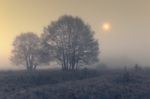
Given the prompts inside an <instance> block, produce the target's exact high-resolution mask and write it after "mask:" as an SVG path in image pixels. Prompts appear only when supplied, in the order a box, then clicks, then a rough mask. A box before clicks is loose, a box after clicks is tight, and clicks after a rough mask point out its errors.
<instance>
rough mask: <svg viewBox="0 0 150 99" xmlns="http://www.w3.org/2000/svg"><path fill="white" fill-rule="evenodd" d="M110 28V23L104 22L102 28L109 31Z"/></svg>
mask: <svg viewBox="0 0 150 99" xmlns="http://www.w3.org/2000/svg"><path fill="white" fill-rule="evenodd" d="M110 28H111V25H110V23H103V24H102V29H103V30H104V31H109V30H110Z"/></svg>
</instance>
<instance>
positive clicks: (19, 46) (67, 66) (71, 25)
mask: <svg viewBox="0 0 150 99" xmlns="http://www.w3.org/2000/svg"><path fill="white" fill-rule="evenodd" d="M98 55H99V45H98V41H97V40H95V39H94V32H93V31H92V30H91V27H90V26H89V25H88V24H86V23H85V22H83V20H82V19H81V18H79V17H73V16H68V15H64V16H62V17H60V18H59V19H58V20H57V21H53V22H52V23H51V24H50V25H48V26H47V27H45V28H44V31H43V33H42V35H41V36H40V37H39V36H37V35H36V34H35V33H33V32H27V33H22V34H20V35H19V36H17V37H16V38H15V40H14V42H13V50H12V56H11V61H12V62H13V63H14V64H16V65H23V66H25V67H26V68H27V70H35V69H36V67H37V66H39V65H42V64H43V65H44V64H49V63H50V62H51V61H54V62H57V63H58V64H59V65H60V66H61V67H62V70H77V69H78V68H79V67H80V66H83V65H90V64H92V63H95V62H98V60H99V59H98Z"/></svg>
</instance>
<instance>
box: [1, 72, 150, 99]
mask: <svg viewBox="0 0 150 99" xmlns="http://www.w3.org/2000/svg"><path fill="white" fill-rule="evenodd" d="M2 74H3V76H1V77H0V86H1V89H0V90H1V91H0V99H150V69H147V70H144V69H143V70H134V69H130V70H121V69H118V70H117V69H115V70H114V69H112V70H105V71H98V70H80V71H77V72H62V71H59V70H51V71H49V70H47V71H37V72H34V73H31V74H28V73H27V72H25V71H24V72H22V71H20V72H11V73H10V72H8V73H2Z"/></svg>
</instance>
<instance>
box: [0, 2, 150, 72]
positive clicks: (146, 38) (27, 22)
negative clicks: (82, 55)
mask: <svg viewBox="0 0 150 99" xmlns="http://www.w3.org/2000/svg"><path fill="white" fill-rule="evenodd" d="M0 8H1V9H0V12H1V16H0V21H1V23H0V26H1V29H0V60H1V61H0V68H1V69H6V68H7V69H10V68H11V69H12V68H16V67H13V66H12V64H11V62H10V61H9V58H10V56H11V50H12V41H13V40H14V38H15V36H16V35H18V34H20V33H21V32H28V31H33V32H36V33H37V34H41V33H42V32H43V27H45V26H47V25H48V24H49V23H50V22H52V21H53V20H57V18H58V17H59V16H61V15H64V14H69V15H73V16H79V17H81V18H82V19H83V20H84V21H85V22H86V23H88V24H90V25H91V28H92V29H93V30H94V31H95V38H96V39H98V40H99V44H100V62H101V63H105V64H107V65H109V66H112V67H115V66H116V67H122V66H133V65H134V64H140V65H141V66H150V61H149V59H150V55H149V51H150V1H149V0H94V1H93V0H82V1H81V0H63V1H62V0H44V1H41V0H31V1H30V0H22V1H20V0H14V1H11V0H5V1H3V0H2V1H0ZM105 22H109V23H110V24H111V29H110V30H109V31H104V30H103V29H102V24H103V23H105Z"/></svg>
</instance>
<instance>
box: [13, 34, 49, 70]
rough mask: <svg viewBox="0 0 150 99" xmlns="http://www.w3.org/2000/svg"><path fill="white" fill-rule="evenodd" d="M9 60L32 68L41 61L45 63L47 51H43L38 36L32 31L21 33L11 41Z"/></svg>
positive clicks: (29, 68) (28, 68)
mask: <svg viewBox="0 0 150 99" xmlns="http://www.w3.org/2000/svg"><path fill="white" fill-rule="evenodd" d="M13 46H14V48H13V50H12V54H13V55H12V57H11V61H12V62H13V63H14V64H16V65H23V66H26V68H27V70H34V69H36V67H37V66H38V65H39V64H41V63H44V62H45V63H46V62H48V61H46V59H47V57H46V56H47V53H46V52H44V51H43V48H42V46H41V42H40V38H39V37H38V36H37V35H36V34H34V33H32V32H28V33H22V34H21V35H19V36H17V37H16V39H15V40H14V42H13ZM45 57H46V58H45Z"/></svg>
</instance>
